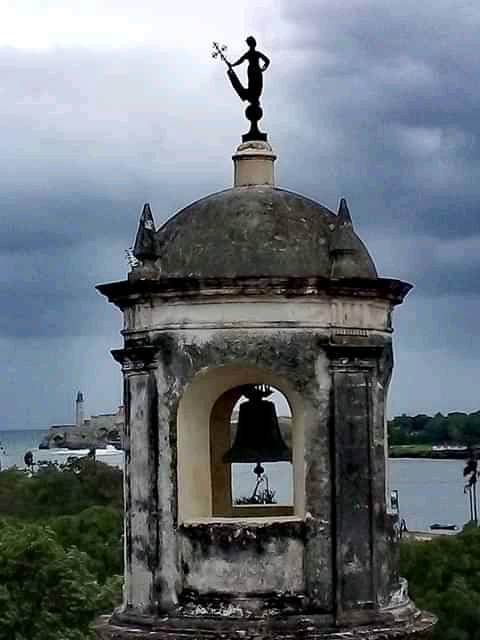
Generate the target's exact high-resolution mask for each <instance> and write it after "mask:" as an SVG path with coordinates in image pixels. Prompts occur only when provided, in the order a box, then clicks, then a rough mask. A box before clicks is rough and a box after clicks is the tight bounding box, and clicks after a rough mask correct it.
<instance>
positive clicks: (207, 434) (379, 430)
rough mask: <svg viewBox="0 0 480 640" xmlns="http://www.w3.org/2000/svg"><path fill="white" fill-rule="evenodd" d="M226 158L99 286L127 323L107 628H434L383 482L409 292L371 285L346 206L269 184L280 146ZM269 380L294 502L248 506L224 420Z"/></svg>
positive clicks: (230, 633) (148, 633) (147, 633)
mask: <svg viewBox="0 0 480 640" xmlns="http://www.w3.org/2000/svg"><path fill="white" fill-rule="evenodd" d="M233 161H234V176H235V177H234V185H233V187H232V188H230V189H226V190H225V191H222V192H220V193H215V194H213V195H209V196H207V197H205V198H203V199H202V200H199V201H198V202H195V203H193V204H191V205H189V206H187V207H186V208H185V209H182V210H181V211H180V212H179V213H177V214H176V215H175V216H173V217H172V218H170V219H169V220H168V221H167V222H166V223H165V224H163V226H161V227H160V228H159V229H156V227H155V223H154V219H153V216H152V212H151V210H150V207H149V205H145V207H144V209H143V212H142V215H141V218H140V224H139V228H138V233H137V237H136V241H135V247H134V254H135V256H136V258H137V260H138V264H137V265H136V266H134V267H133V268H132V270H131V272H130V273H129V274H128V278H127V279H126V280H124V281H122V282H115V283H111V284H105V285H101V286H99V287H98V289H99V291H100V292H101V293H102V294H104V295H105V296H107V297H108V299H109V300H110V301H111V302H113V303H114V304H115V305H116V306H117V307H119V308H120V309H121V311H122V312H123V315H124V330H123V336H124V345H123V348H122V349H118V350H115V351H113V356H114V358H115V359H116V360H117V361H118V362H119V363H120V364H121V366H122V370H123V376H124V398H125V408H126V426H125V429H126V433H125V437H126V478H125V561H126V565H125V588H124V600H123V604H122V606H121V607H120V608H119V609H118V610H117V611H115V613H114V614H113V615H112V616H111V617H110V618H105V619H103V620H101V621H99V624H98V626H97V634H98V637H99V638H102V639H104V640H106V639H110V640H113V639H114V638H115V639H125V640H133V639H134V638H135V639H139V638H141V639H143V638H149V639H150V640H160V639H162V640H163V639H166V638H171V639H173V638H176V639H178V638H195V639H197V638H199V639H201V638H209V639H214V638H224V639H227V640H228V639H231V638H262V639H267V638H268V639H273V638H275V639H276V640H277V639H280V640H281V639H282V638H284V639H287V638H288V639H291V638H295V639H296V638H298V639H300V638H302V639H307V640H308V639H310V638H311V639H313V638H321V637H329V636H331V637H333V636H334V635H335V637H337V638H338V635H337V634H338V633H347V634H349V636H350V637H355V638H356V637H359V638H360V637H362V638H382V639H383V638H389V637H391V638H393V637H395V638H398V637H402V638H404V637H405V638H406V637H414V636H415V637H421V636H424V635H426V634H427V633H428V632H429V631H430V629H431V627H432V624H433V618H432V617H431V616H429V615H428V614H425V613H422V612H420V611H418V610H417V609H416V608H415V606H414V604H413V603H412V601H411V600H410V599H409V598H408V594H407V589H406V583H405V581H404V580H403V579H402V578H400V577H399V575H398V557H397V531H398V529H397V523H396V522H395V517H396V516H394V515H390V514H389V513H388V512H387V505H386V486H385V475H386V452H387V442H386V428H385V400H386V395H387V390H388V385H389V382H390V376H391V371H392V324H391V315H392V309H393V308H394V307H395V305H397V304H400V303H401V302H402V301H403V298H404V296H405V295H406V294H407V292H408V291H409V289H410V285H409V284H406V283H404V282H401V281H399V280H393V279H387V278H381V277H379V276H378V274H377V270H376V268H375V265H374V263H373V261H372V258H371V257H370V255H369V253H368V251H367V249H366V247H365V245H364V244H363V243H362V241H361V240H360V239H359V237H358V236H357V234H356V233H355V231H354V227H353V222H352V218H351V216H350V212H349V209H348V206H347V203H346V201H345V200H344V199H341V201H340V206H339V209H338V212H337V213H334V212H333V211H331V210H329V209H328V208H326V207H324V206H322V205H321V204H318V203H317V202H315V201H313V200H310V199H309V198H306V197H304V196H301V195H298V194H296V193H292V192H290V191H286V190H284V189H280V188H278V187H276V186H275V181H274V162H275V155H274V153H273V151H272V149H271V147H270V145H269V144H268V142H266V141H263V140H259V141H247V142H245V143H243V144H241V145H240V147H239V148H238V149H237V151H236V152H235V154H234V156H233ZM265 385H266V386H267V387H266V388H269V387H273V388H275V389H278V390H280V391H281V392H282V393H283V394H284V396H285V397H286V398H287V400H288V403H289V406H290V407H291V413H292V418H291V456H290V459H291V465H292V469H293V473H292V477H293V496H294V497H293V504H292V505H290V506H287V507H282V508H280V507H274V508H272V507H271V506H266V505H257V506H250V507H248V508H247V509H246V510H242V507H239V506H238V505H235V504H234V503H233V500H232V484H231V468H230V467H231V462H230V460H232V459H236V458H235V457H234V456H233V457H232V455H233V454H229V455H227V452H229V450H231V447H232V443H233V442H234V440H235V434H234V433H232V429H231V421H232V411H233V408H234V407H235V405H236V404H237V402H238V400H239V398H240V397H241V396H242V394H244V392H245V389H250V390H251V389H263V388H265ZM247 413H248V414H249V415H250V418H251V419H255V416H253V418H252V415H251V414H252V411H248V412H247V411H244V412H243V415H244V416H246V415H247ZM267 413H268V412H267ZM242 420H243V421H244V418H242ZM267 422H268V420H267V421H266V422H265V423H263V422H262V421H261V420H259V422H258V424H255V429H253V432H254V431H255V430H257V431H260V430H262V429H264V428H266V426H265V425H266V423H267ZM239 428H240V421H239ZM250 431H252V430H250ZM249 438H250V440H249V446H250V445H251V446H253V447H254V446H255V442H256V440H255V439H254V438H252V437H250V436H249ZM237 444H238V442H237ZM279 446H280V445H279ZM239 448H240V450H241V452H243V455H245V446H244V445H243V444H242V445H241V446H240V445H239ZM248 455H251V456H252V457H253V458H255V456H256V454H255V453H253V454H248ZM258 455H259V457H260V458H261V457H262V456H266V453H263V454H258ZM249 459H250V458H249ZM275 459H277V458H275ZM283 459H285V457H284V458H283ZM259 462H262V460H261V459H260V460H259Z"/></svg>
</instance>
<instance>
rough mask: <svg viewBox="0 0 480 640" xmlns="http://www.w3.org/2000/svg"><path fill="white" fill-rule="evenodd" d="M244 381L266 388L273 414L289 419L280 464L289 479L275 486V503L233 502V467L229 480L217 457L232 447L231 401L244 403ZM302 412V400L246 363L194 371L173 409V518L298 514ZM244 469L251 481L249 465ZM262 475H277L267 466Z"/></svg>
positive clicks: (302, 496) (281, 381) (301, 503)
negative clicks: (287, 457) (286, 456)
mask: <svg viewBox="0 0 480 640" xmlns="http://www.w3.org/2000/svg"><path fill="white" fill-rule="evenodd" d="M245 385H269V386H270V387H272V388H273V389H274V390H275V392H276V393H275V396H274V397H273V400H274V402H275V406H276V408H277V413H278V415H279V417H280V418H287V419H289V426H290V434H289V438H288V440H289V446H290V447H291V451H292V462H291V463H285V464H288V465H289V468H290V470H291V471H290V474H289V475H290V479H289V480H288V481H287V482H286V485H287V486H286V488H285V486H282V488H281V489H278V488H275V490H276V491H277V492H278V493H277V496H278V497H280V498H281V502H280V501H278V502H277V504H271V505H239V504H234V502H235V499H236V498H239V497H241V496H240V495H237V494H238V493H239V492H238V489H237V488H241V487H242V484H241V480H240V479H239V478H238V476H237V470H236V469H235V468H234V469H233V478H232V469H231V465H230V464H226V463H225V462H224V460H223V457H224V455H225V453H226V452H227V451H228V450H229V449H230V448H231V446H232V435H235V428H234V426H233V428H232V424H231V423H232V421H233V422H234V421H235V411H236V408H237V405H238V404H239V403H242V402H243V401H244V400H242V396H243V391H242V389H244V387H245ZM304 413H305V412H304V407H303V400H302V398H301V396H300V395H299V394H298V392H296V391H295V390H294V389H292V388H291V387H290V385H289V384H288V382H287V381H286V380H284V379H282V378H280V377H279V376H277V375H275V374H272V373H271V372H267V371H262V370H258V369H253V368H247V367H239V368H235V367H216V368H212V369H205V370H203V371H201V372H199V373H198V374H197V375H196V376H195V378H194V379H193V381H192V382H191V383H190V384H189V385H188V387H187V388H186V389H185V392H184V394H183V397H182V399H181V401H180V403H179V407H178V413H177V472H178V473H177V481H178V515H179V522H188V521H202V520H205V519H212V518H225V517H227V518H244V517H255V518H256V517H267V516H271V517H280V516H291V515H295V516H300V517H303V515H304V510H305V506H304V505H305V456H304V423H303V420H304ZM282 464H283V463H282ZM248 466H249V467H254V466H255V465H248ZM249 473H250V474H251V475H252V480H253V481H255V479H256V478H255V475H254V474H253V473H251V469H250V472H249ZM268 473H269V481H270V482H271V481H272V479H273V478H274V477H276V476H277V475H278V472H277V471H275V472H274V473H273V474H272V472H271V470H270V469H269V470H268ZM232 480H233V482H232ZM237 480H238V482H237ZM284 485H285V482H284ZM248 489H249V486H245V490H246V492H247V494H248ZM252 491H253V489H252ZM251 495H252V494H251V493H250V496H251ZM247 497H248V495H247ZM277 499H278V498H277ZM250 507H252V509H253V510H252V509H250ZM258 507H260V509H259V508H258Z"/></svg>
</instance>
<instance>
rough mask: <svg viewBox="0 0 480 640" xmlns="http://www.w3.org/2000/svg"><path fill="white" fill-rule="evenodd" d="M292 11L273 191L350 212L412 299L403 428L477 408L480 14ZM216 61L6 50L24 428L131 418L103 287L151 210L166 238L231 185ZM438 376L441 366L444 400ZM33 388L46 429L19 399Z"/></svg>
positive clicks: (121, 269)
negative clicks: (439, 413)
mask: <svg viewBox="0 0 480 640" xmlns="http://www.w3.org/2000/svg"><path fill="white" fill-rule="evenodd" d="M279 10H280V11H281V14H282V18H283V20H284V22H285V24H286V26H287V28H286V29H285V31H284V32H283V31H282V32H280V31H279V32H278V33H270V35H269V36H268V38H266V40H265V43H264V44H265V47H264V48H265V50H266V51H267V52H268V53H269V54H271V57H272V61H273V63H272V66H271V68H270V69H269V72H268V77H266V81H265V85H266V89H265V101H264V110H265V118H264V122H263V123H262V124H263V125H264V127H265V129H266V130H268V131H269V133H270V138H271V140H272V143H273V145H274V148H275V150H276V152H277V153H278V155H279V160H278V163H277V164H278V171H277V175H278V178H279V180H278V181H279V183H280V184H281V185H282V186H286V187H287V188H292V189H293V190H295V191H299V192H302V193H305V194H306V195H310V196H312V197H314V198H316V199H318V200H319V201H320V202H322V203H323V204H325V205H326V206H329V207H330V208H333V209H335V207H336V205H337V203H338V199H339V197H340V196H347V198H348V200H349V205H350V209H351V212H352V215H353V219H354V224H355V227H356V229H357V231H358V233H359V234H360V236H361V237H362V238H363V239H364V240H365V242H366V244H367V246H368V247H369V248H370V249H371V252H372V254H373V256H374V258H375V260H376V262H377V266H378V268H379V270H380V272H381V273H383V274H385V275H388V276H390V277H399V278H402V279H405V280H408V281H411V282H413V283H414V284H415V285H416V287H415V289H414V291H413V292H412V293H411V294H410V295H409V296H408V298H407V300H406V302H405V304H404V306H403V307H402V308H400V309H398V311H397V314H396V316H395V318H396V326H397V363H398V368H397V371H396V373H395V379H394V385H393V388H392V400H391V407H392V411H393V412H396V411H400V410H407V411H409V410H411V411H415V410H428V411H432V410H436V409H437V407H438V408H445V407H447V405H448V403H450V404H449V405H448V406H450V407H452V408H461V407H462V406H463V407H464V408H465V409H467V408H468V407H467V400H468V398H467V391H466V390H467V389H468V390H469V391H470V392H471V391H472V385H470V384H469V383H467V382H468V380H469V376H470V375H471V372H472V371H473V364H472V356H473V355H475V356H477V355H479V354H477V351H478V349H477V348H476V347H475V344H476V340H475V336H476V322H475V318H476V317H478V311H480V309H479V308H478V307H479V304H478V299H479V295H478V294H479V293H480V291H479V288H480V285H479V282H480V262H479V260H478V259H476V245H475V242H474V239H475V237H476V236H477V234H478V235H479V236H480V225H479V222H478V209H479V201H478V195H477V191H478V188H477V183H478V182H479V177H480V176H479V167H480V153H479V143H478V140H479V135H480V124H479V120H478V112H479V106H480V104H479V103H480V88H479V85H478V82H477V75H478V70H477V60H476V59H477V58H478V55H477V52H478V35H477V33H476V26H475V25H476V24H478V20H479V19H480V9H477V8H476V7H475V6H474V5H473V4H470V5H469V6H468V7H467V6H458V3H453V2H447V1H446V0H438V1H437V2H436V3H435V8H434V10H433V9H432V8H431V7H429V6H428V5H422V4H421V3H418V2H416V3H414V2H412V1H410V0H405V1H404V2H399V1H398V2H391V3H385V2H384V1H381V2H380V1H373V0H365V1H363V2H356V1H353V0H346V1H345V2H342V3H333V2H326V1H325V2H320V1H319V0H315V1H313V0H312V1H307V0H297V1H296V2H287V0H283V1H282V2H281V3H280V7H279ZM208 45H209V43H206V47H205V62H204V63H202V62H200V61H199V60H193V59H189V58H188V57H185V58H183V57H182V56H180V55H172V52H165V51H161V50H152V49H146V48H145V49H135V50H120V51H107V52H97V51H80V50H70V51H67V50H65V51H61V52H60V51H46V52H40V53H39V52H19V51H15V50H7V49H3V50H0V73H1V76H2V101H1V103H0V121H1V122H2V140H0V153H1V157H2V171H0V215H1V219H2V231H3V233H2V235H1V236H0V304H1V305H2V309H4V310H6V311H4V313H3V314H2V317H0V346H1V347H2V352H3V355H4V359H7V360H9V362H10V363H11V362H12V361H13V362H14V364H10V365H9V382H8V384H7V385H5V386H4V388H3V389H2V390H0V403H1V404H2V406H4V407H8V419H9V421H10V422H9V423H10V424H12V425H13V424H16V425H18V426H27V425H31V426H36V425H40V426H41V424H43V423H45V422H47V421H48V420H60V419H66V414H68V412H69V411H70V405H71V394H72V389H73V388H76V387H77V386H80V385H81V386H83V388H84V391H85V392H86V393H87V397H89V396H90V397H91V403H92V404H91V410H92V411H102V410H103V411H106V410H109V409H111V408H113V407H114V405H115V404H116V403H117V401H118V380H119V373H118V369H117V367H116V365H115V364H114V363H113V362H112V361H111V359H110V356H109V354H108V351H109V349H110V348H112V347H114V346H118V344H119V342H120V335H119V330H120V327H121V318H120V313H119V312H118V310H115V309H114V308H113V307H111V306H109V305H108V304H107V302H106V300H104V299H103V298H102V297H100V296H99V295H98V294H97V293H96V292H95V291H94V285H95V284H97V283H99V282H106V281H109V280H116V279H121V278H123V277H124V276H125V274H126V270H127V266H126V262H125V258H124V255H123V252H124V249H126V248H127V247H129V246H131V244H132V242H133V239H134V235H135V230H136V225H137V220H138V215H139V213H140V210H141V207H142V204H143V203H144V202H145V201H149V202H150V203H151V205H152V209H153V213H154V216H155V220H156V223H157V225H158V224H161V223H162V222H163V221H165V220H166V218H167V217H169V216H171V215H173V213H174V212H175V211H176V210H178V209H179V208H180V207H182V206H185V205H186V204H188V203H189V202H190V201H192V200H194V199H196V198H198V197H201V196H202V195H204V194H206V193H209V192H211V191H216V190H218V189H221V188H224V187H226V186H229V185H230V184H231V161H230V158H229V156H230V154H231V152H232V151H233V149H234V146H235V145H236V144H237V143H238V141H239V136H240V134H241V133H242V131H243V130H244V128H246V123H245V121H244V119H243V115H242V112H243V106H242V105H241V104H240V103H239V102H238V101H237V99H236V97H235V96H234V95H233V94H232V92H231V90H230V87H229V86H228V84H227V82H226V80H225V79H224V77H223V75H222V74H223V71H220V70H219V69H218V67H211V68H210V67H209V68H208V71H206V70H204V69H206V65H208V64H209V51H208ZM262 45H263V43H262ZM194 65H195V66H194ZM203 65H205V67H204V66H203ZM463 254H464V255H463ZM49 360H50V361H51V366H48V364H47V363H48V361H49ZM53 361H54V362H53ZM429 363H435V366H436V368H437V370H438V371H440V368H442V374H441V375H440V374H438V376H437V381H436V382H435V380H434V379H433V378H434V376H432V377H431V379H430V380H428V379H427V372H428V370H429ZM449 366H451V371H448V370H447V368H448V367H449ZM412 379H413V380H415V381H416V386H415V385H413V384H412V382H411V381H412ZM455 379H458V380H459V382H458V383H456V382H455ZM22 385H23V386H26V387H29V388H30V389H31V398H30V400H29V402H30V404H32V405H35V406H38V407H39V409H38V413H37V414H36V415H34V414H33V413H32V415H31V416H30V417H29V414H28V412H26V410H25V409H24V408H23V405H24V404H25V402H24V400H22V399H15V401H14V402H12V400H11V397H12V395H13V394H14V393H15V389H19V388H21V386H22ZM422 385H423V397H421V393H422V392H420V391H418V389H417V388H421V387H422ZM45 386H48V387H49V389H50V393H49V394H46V393H45ZM447 388H448V392H449V394H450V397H448V398H447V399H446V396H447V395H448V394H446V393H445V390H446V389H447ZM2 398H3V399H4V401H2ZM442 402H443V405H442V407H440V405H441V404H442ZM447 408H448V407H447ZM470 408H472V409H473V408H476V407H470Z"/></svg>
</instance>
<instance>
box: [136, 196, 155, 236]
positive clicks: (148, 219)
mask: <svg viewBox="0 0 480 640" xmlns="http://www.w3.org/2000/svg"><path fill="white" fill-rule="evenodd" d="M140 224H143V226H144V227H145V229H149V230H150V231H155V221H154V219H153V215H152V210H151V209H150V204H149V203H148V202H146V203H145V204H144V205H143V211H142V215H141V217H140Z"/></svg>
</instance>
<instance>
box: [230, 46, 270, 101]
mask: <svg viewBox="0 0 480 640" xmlns="http://www.w3.org/2000/svg"><path fill="white" fill-rule="evenodd" d="M246 42H247V44H248V51H247V52H246V53H244V54H243V56H241V57H240V58H239V59H238V60H237V61H236V62H233V63H232V64H231V65H230V69H231V68H232V67H237V66H238V65H239V64H242V63H243V62H245V60H247V61H248V69H247V76H248V87H247V88H244V87H243V86H242V85H240V86H241V87H242V89H243V92H242V93H243V95H240V93H239V92H238V87H236V86H235V84H234V88H235V90H236V91H237V93H239V95H240V98H242V100H248V101H249V102H250V103H251V104H254V103H258V102H260V96H261V95H262V89H263V72H264V71H266V70H267V69H268V67H269V65H270V60H269V59H268V58H267V56H266V55H265V54H264V53H262V52H261V51H257V49H256V46H257V41H256V40H255V38H254V37H253V36H249V37H248V38H247V40H246ZM260 62H263V65H262V66H261V65H260ZM230 79H232V78H230ZM237 80H238V78H237ZM232 84H233V82H232Z"/></svg>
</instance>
